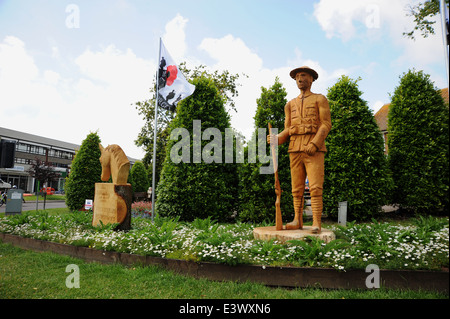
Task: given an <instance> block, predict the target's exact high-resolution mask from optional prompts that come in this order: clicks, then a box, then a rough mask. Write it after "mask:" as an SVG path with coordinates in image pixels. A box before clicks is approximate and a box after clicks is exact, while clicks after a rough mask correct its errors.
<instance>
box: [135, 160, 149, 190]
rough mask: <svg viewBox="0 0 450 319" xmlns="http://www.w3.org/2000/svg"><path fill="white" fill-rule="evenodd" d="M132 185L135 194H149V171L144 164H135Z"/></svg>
mask: <svg viewBox="0 0 450 319" xmlns="http://www.w3.org/2000/svg"><path fill="white" fill-rule="evenodd" d="M130 184H131V185H132V186H133V192H135V193H138V192H147V190H148V188H149V185H150V182H149V179H148V174H147V170H146V169H145V166H144V164H143V163H142V162H140V161H137V162H136V163H134V164H133V167H132V168H131V171H130Z"/></svg>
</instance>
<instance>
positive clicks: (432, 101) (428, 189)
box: [388, 70, 449, 213]
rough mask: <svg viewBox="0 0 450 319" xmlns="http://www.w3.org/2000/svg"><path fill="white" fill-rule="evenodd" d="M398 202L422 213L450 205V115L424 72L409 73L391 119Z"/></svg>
mask: <svg viewBox="0 0 450 319" xmlns="http://www.w3.org/2000/svg"><path fill="white" fill-rule="evenodd" d="M388 132H389V135H388V150H389V156H388V158H389V166H390V169H391V171H392V176H393V179H394V185H395V187H394V191H393V202H394V203H396V204H399V205H400V206H401V207H402V208H404V209H407V210H412V211H415V212H418V213H433V212H436V211H442V210H445V211H447V212H448V205H449V193H448V191H449V109H448V104H447V105H445V103H444V100H443V98H442V96H441V94H440V92H439V91H438V89H437V88H435V87H434V84H433V83H432V82H431V81H430V77H429V75H426V74H424V73H423V71H415V70H412V71H411V70H410V71H408V72H407V73H404V74H403V76H402V77H401V79H400V84H399V86H398V87H397V88H396V89H395V91H394V94H393V96H392V102H391V105H390V108H389V114H388Z"/></svg>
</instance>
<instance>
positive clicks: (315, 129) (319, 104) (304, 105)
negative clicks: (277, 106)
mask: <svg viewBox="0 0 450 319" xmlns="http://www.w3.org/2000/svg"><path fill="white" fill-rule="evenodd" d="M284 112H285V116H286V117H285V120H284V130H283V132H281V133H280V134H279V135H278V144H283V143H285V142H287V141H288V139H289V149H288V152H289V153H294V152H304V151H305V150H306V147H307V145H308V144H309V143H310V142H312V143H313V144H314V145H316V147H317V149H318V151H319V152H326V151H327V149H326V147H325V138H326V137H327V135H328V132H330V130H331V115H330V107H329V105H328V100H327V99H326V97H325V96H323V95H322V94H315V93H309V94H308V95H306V96H301V95H299V96H298V97H296V98H295V99H293V100H291V101H289V102H288V103H287V104H286V106H285V107H284Z"/></svg>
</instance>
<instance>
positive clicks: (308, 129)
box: [289, 124, 319, 135]
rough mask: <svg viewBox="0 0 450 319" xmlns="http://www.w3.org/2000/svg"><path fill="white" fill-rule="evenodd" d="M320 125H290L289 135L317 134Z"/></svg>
mask: <svg viewBox="0 0 450 319" xmlns="http://www.w3.org/2000/svg"><path fill="white" fill-rule="evenodd" d="M318 128H319V125H317V124H300V125H292V126H291V127H289V135H304V134H315V133H317V130H318Z"/></svg>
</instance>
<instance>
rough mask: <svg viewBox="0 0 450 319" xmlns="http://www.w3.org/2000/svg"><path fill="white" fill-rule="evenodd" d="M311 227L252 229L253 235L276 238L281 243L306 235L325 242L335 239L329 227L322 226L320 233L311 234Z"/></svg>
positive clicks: (258, 237) (257, 237) (255, 236)
mask: <svg viewBox="0 0 450 319" xmlns="http://www.w3.org/2000/svg"><path fill="white" fill-rule="evenodd" d="M311 228H312V227H311V226H303V229H295V230H286V229H283V230H276V229H275V226H268V227H258V228H255V229H254V230H253V237H254V238H255V239H262V240H271V239H276V240H278V241H281V242H283V243H284V242H286V241H288V240H293V239H299V240H302V239H304V238H305V237H307V236H312V237H316V238H319V239H321V240H323V241H324V242H326V243H329V242H330V241H332V240H334V239H336V235H335V234H334V233H333V232H332V231H331V230H329V229H325V228H322V231H321V232H320V234H313V233H312V232H311Z"/></svg>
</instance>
